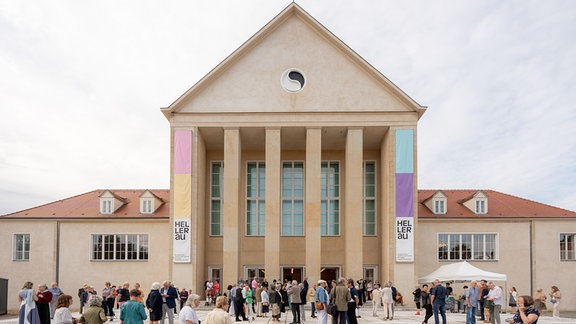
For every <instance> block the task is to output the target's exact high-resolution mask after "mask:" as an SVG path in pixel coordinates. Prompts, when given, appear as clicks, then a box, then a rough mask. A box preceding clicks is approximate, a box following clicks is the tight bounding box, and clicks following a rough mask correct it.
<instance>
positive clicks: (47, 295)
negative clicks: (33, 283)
mask: <svg viewBox="0 0 576 324" xmlns="http://www.w3.org/2000/svg"><path fill="white" fill-rule="evenodd" d="M36 296H37V297H38V301H37V302H36V305H37V308H38V316H39V317H40V324H50V302H51V301H52V293H51V292H50V291H49V290H48V286H46V284H42V285H40V286H38V292H37V293H36Z"/></svg>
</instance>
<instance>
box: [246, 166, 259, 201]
mask: <svg viewBox="0 0 576 324" xmlns="http://www.w3.org/2000/svg"><path fill="white" fill-rule="evenodd" d="M256 177H257V173H256V164H255V163H248V165H247V171H246V196H247V197H256V190H257V187H256V183H257V178H256Z"/></svg>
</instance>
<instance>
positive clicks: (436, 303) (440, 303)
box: [430, 279, 448, 324]
mask: <svg viewBox="0 0 576 324" xmlns="http://www.w3.org/2000/svg"><path fill="white" fill-rule="evenodd" d="M447 294H448V291H447V290H446V287H444V286H442V285H441V284H440V281H439V280H438V279H435V280H434V288H432V292H431V296H430V301H431V302H432V307H433V308H434V323H436V324H439V323H440V321H439V319H438V315H440V316H442V324H446V296H447Z"/></svg>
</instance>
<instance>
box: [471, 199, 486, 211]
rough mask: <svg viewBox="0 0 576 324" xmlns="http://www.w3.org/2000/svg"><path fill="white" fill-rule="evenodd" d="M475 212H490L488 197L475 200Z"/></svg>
mask: <svg viewBox="0 0 576 324" xmlns="http://www.w3.org/2000/svg"><path fill="white" fill-rule="evenodd" d="M474 213H476V214H478V215H481V214H487V213H488V199H486V198H476V201H475V202H474Z"/></svg>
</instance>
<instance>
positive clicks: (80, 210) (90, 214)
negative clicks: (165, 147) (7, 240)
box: [0, 189, 170, 219]
mask: <svg viewBox="0 0 576 324" xmlns="http://www.w3.org/2000/svg"><path fill="white" fill-rule="evenodd" d="M105 191H106V190H94V191H90V192H87V193H84V194H80V195H77V196H74V197H70V198H65V199H62V200H58V201H55V202H51V203H48V204H45V205H42V206H38V207H33V208H29V209H25V210H22V211H19V212H15V213H11V214H7V215H3V216H0V219H3V218H5V219H6V218H10V219H15V218H31V219H32V218H41V219H58V218H64V219H73V218H98V219H118V218H154V219H162V218H169V217H170V204H168V203H164V204H162V205H161V206H160V207H159V208H157V209H156V211H155V212H154V213H152V214H142V213H140V195H142V193H143V192H145V191H146V190H142V189H133V190H126V189H124V190H110V192H112V193H113V194H114V195H116V196H117V197H119V198H120V199H122V200H123V201H124V202H125V204H124V205H123V206H122V207H120V208H119V209H118V210H116V212H115V213H113V214H100V195H101V194H102V193H103V192H105ZM150 191H151V192H152V193H153V194H154V195H156V196H157V197H158V198H160V199H162V200H163V201H164V202H168V201H170V190H167V189H160V190H152V189H150Z"/></svg>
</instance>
